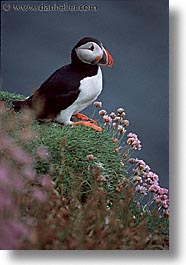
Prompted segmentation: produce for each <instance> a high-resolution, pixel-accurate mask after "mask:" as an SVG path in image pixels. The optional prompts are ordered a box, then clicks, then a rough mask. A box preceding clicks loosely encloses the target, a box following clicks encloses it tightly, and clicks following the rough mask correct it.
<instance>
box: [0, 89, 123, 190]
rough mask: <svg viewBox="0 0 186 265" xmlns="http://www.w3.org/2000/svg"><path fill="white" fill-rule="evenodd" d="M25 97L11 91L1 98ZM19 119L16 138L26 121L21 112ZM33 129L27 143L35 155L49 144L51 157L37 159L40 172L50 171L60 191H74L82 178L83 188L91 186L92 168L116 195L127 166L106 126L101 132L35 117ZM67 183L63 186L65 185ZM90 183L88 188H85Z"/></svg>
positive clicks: (15, 133) (7, 99)
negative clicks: (124, 166) (45, 121)
mask: <svg viewBox="0 0 186 265" xmlns="http://www.w3.org/2000/svg"><path fill="white" fill-rule="evenodd" d="M16 98H17V99H24V97H23V96H16V95H15V94H11V93H8V92H5V91H3V92H0V99H1V100H3V101H5V102H6V103H7V105H8V106H11V101H12V100H14V99H16ZM16 119H17V121H18V124H17V129H16V130H15V131H14V132H13V134H14V136H13V137H14V138H15V140H16V138H17V136H16V135H19V132H20V130H21V128H23V127H24V126H25V125H24V122H22V121H21V118H20V115H19V114H18V115H16ZM29 126H30V129H31V130H32V131H34V132H35V137H34V138H33V139H32V140H31V141H29V142H28V143H24V144H22V145H23V147H24V148H25V149H26V150H27V151H29V152H31V153H32V154H33V156H34V155H35V153H36V150H37V148H38V147H39V146H45V147H46V148H47V150H48V152H49V156H50V158H49V160H47V161H36V169H37V172H38V174H46V173H48V172H49V173H50V175H52V176H53V180H54V181H55V182H56V185H57V189H58V191H62V192H63V193H64V194H68V192H69V191H70V192H72V191H73V190H74V188H75V185H77V184H76V183H77V179H75V180H74V178H80V185H82V186H83V188H82V189H83V191H84V192H88V190H91V187H92V183H93V181H94V180H93V179H92V171H93V170H94V171H97V173H95V175H96V174H101V175H103V176H104V177H105V179H106V181H105V183H104V186H105V189H106V191H107V192H108V195H112V194H113V193H114V191H115V188H116V185H117V184H118V182H119V181H120V179H121V178H123V177H124V171H123V167H122V166H121V165H120V159H119V156H118V155H117V153H116V152H115V144H114V143H113V142H112V140H111V137H110V135H109V133H108V132H106V131H105V130H104V131H103V132H97V131H95V130H93V129H91V128H89V127H85V126H82V125H77V126H62V125H60V124H57V123H52V122H49V123H39V122H37V121H32V122H31V124H30V125H29ZM90 154H92V155H93V156H94V160H93V161H88V159H87V155H90ZM62 183H63V186H61V185H62ZM85 187H86V188H85Z"/></svg>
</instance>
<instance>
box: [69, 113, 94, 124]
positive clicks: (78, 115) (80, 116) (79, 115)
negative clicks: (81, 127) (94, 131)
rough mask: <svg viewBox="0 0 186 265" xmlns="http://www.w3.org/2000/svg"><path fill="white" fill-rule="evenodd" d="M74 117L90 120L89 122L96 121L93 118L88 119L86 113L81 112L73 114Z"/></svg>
mask: <svg viewBox="0 0 186 265" xmlns="http://www.w3.org/2000/svg"><path fill="white" fill-rule="evenodd" d="M73 116H74V117H76V118H77V119H80V120H84V121H90V122H94V123H95V122H96V121H95V120H92V119H90V118H89V117H87V116H86V115H84V114H82V113H76V114H74V115H73Z"/></svg>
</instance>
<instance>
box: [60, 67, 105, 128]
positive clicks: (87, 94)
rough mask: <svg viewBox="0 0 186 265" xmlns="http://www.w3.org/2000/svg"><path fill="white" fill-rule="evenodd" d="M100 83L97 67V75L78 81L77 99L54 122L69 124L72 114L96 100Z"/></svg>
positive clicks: (100, 87)
mask: <svg viewBox="0 0 186 265" xmlns="http://www.w3.org/2000/svg"><path fill="white" fill-rule="evenodd" d="M102 83H103V81H102V72H101V68H100V67H99V68H98V73H97V75H94V76H89V77H85V78H84V79H82V80H81V81H80V87H79V90H80V93H79V96H78V98H77V99H76V100H75V101H74V103H73V104H72V105H70V106H69V107H68V108H67V109H65V110H62V111H61V112H60V114H59V115H58V116H57V117H56V120H57V121H58V122H61V123H64V124H70V123H71V122H70V118H71V116H72V115H73V114H75V113H78V112H80V111H81V110H83V109H85V108H86V107H87V106H89V105H90V104H91V103H92V102H94V100H96V99H97V97H98V96H99V95H100V93H101V91H102Z"/></svg>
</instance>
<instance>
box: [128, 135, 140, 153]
mask: <svg viewBox="0 0 186 265" xmlns="http://www.w3.org/2000/svg"><path fill="white" fill-rule="evenodd" d="M127 137H128V140H127V144H128V145H129V146H130V147H131V148H132V149H135V150H141V147H142V146H141V141H140V140H139V139H138V136H137V134H135V133H129V134H128V135H127Z"/></svg>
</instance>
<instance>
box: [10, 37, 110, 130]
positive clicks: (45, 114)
mask: <svg viewBox="0 0 186 265" xmlns="http://www.w3.org/2000/svg"><path fill="white" fill-rule="evenodd" d="M100 66H108V67H113V66H114V62H113V58H112V56H111V55H110V53H109V52H108V50H106V49H105V48H104V47H103V44H102V43H101V42H100V41H98V40H97V39H95V38H92V37H84V38H82V39H81V40H80V41H78V42H77V44H76V45H75V46H74V48H73V49H72V51H71V63H70V64H67V65H64V66H62V67H61V68H59V69H58V70H56V71H55V72H54V73H53V74H52V75H51V76H50V77H49V78H48V79H47V80H46V81H44V82H43V84H41V86H40V87H39V88H38V89H37V90H36V91H35V92H34V93H33V95H31V96H29V97H27V98H26V99H25V100H14V101H12V105H13V108H14V110H15V111H21V110H22V109H23V108H25V107H26V108H30V109H31V110H32V111H33V113H34V118H35V119H36V120H38V121H44V122H45V121H49V120H52V121H54V122H57V123H60V124H63V125H78V124H81V125H84V126H88V127H91V128H93V129H94V130H97V131H102V128H101V127H99V126H98V125H97V124H95V123H96V121H94V120H91V119H89V118H88V117H87V116H86V115H83V114H81V113H80V112H81V111H82V110H83V109H85V108H86V107H88V106H89V105H90V104H92V103H93V102H94V101H95V100H96V99H97V97H98V96H99V95H100V94H101V92H102V88H103V77H102V71H101V67H100ZM72 116H75V117H77V118H78V119H80V121H76V122H73V121H72V120H71V118H72Z"/></svg>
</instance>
